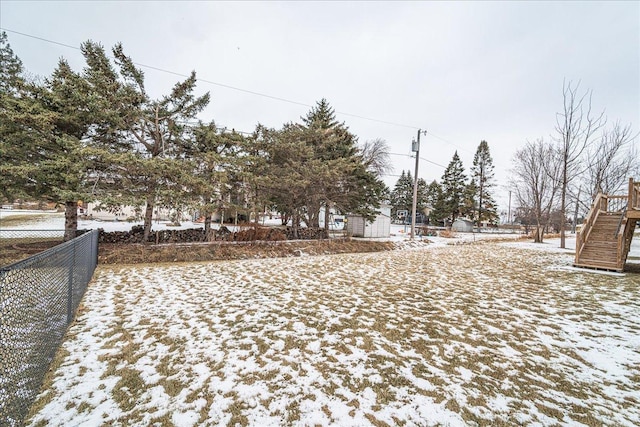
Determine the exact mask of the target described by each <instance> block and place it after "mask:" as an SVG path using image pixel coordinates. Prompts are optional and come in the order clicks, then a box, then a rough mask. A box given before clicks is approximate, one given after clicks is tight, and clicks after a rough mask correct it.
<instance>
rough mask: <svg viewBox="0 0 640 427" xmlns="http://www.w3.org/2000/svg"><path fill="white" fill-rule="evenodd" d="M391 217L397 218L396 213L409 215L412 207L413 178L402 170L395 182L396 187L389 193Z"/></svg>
mask: <svg viewBox="0 0 640 427" xmlns="http://www.w3.org/2000/svg"><path fill="white" fill-rule="evenodd" d="M390 198H391V200H390V202H391V216H392V217H393V218H397V219H400V218H398V211H406V212H409V215H410V214H411V208H412V207H413V178H412V177H411V172H410V171H407V172H406V173H405V171H404V170H403V171H402V173H401V174H400V178H398V181H396V185H395V186H394V187H393V190H392V191H391V197H390Z"/></svg>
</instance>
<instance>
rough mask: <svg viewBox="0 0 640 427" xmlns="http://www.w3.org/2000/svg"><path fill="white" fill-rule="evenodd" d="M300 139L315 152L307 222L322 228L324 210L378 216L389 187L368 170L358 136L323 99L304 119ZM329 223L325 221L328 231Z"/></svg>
mask: <svg viewBox="0 0 640 427" xmlns="http://www.w3.org/2000/svg"><path fill="white" fill-rule="evenodd" d="M297 129H298V137H299V138H300V139H301V140H303V141H305V143H306V144H307V145H308V146H310V147H312V149H313V159H312V161H308V162H307V168H308V170H307V172H310V173H309V174H308V175H307V179H308V182H309V185H308V187H307V189H308V191H307V192H306V197H305V200H306V203H305V208H306V212H305V216H306V218H305V222H306V223H307V224H308V225H309V226H311V227H317V226H318V225H319V212H320V208H321V207H324V209H325V212H329V210H330V209H331V208H335V209H337V210H338V211H341V212H352V213H357V214H361V215H363V216H364V217H365V218H367V219H368V220H372V219H373V218H374V217H375V214H376V209H378V207H379V206H380V202H381V200H382V198H383V197H384V194H385V192H386V186H385V185H384V183H383V182H382V180H380V179H379V178H378V177H377V176H376V174H375V173H374V172H373V171H371V170H369V169H368V168H367V165H366V164H365V160H364V159H363V157H362V156H361V153H360V152H359V150H358V147H357V137H356V136H355V135H354V134H352V133H351V132H350V131H349V129H348V127H347V126H346V125H345V124H344V123H339V122H338V121H337V120H336V118H335V112H334V110H333V109H332V108H331V107H330V106H329V103H328V102H327V101H326V100H325V99H322V100H321V101H319V102H318V103H317V104H316V106H315V107H313V108H312V109H311V111H309V113H308V114H307V116H306V117H303V118H302V124H301V125H298V126H297ZM328 227H329V222H328V221H325V229H327V231H328Z"/></svg>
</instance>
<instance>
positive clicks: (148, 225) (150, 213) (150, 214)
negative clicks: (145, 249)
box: [143, 196, 153, 243]
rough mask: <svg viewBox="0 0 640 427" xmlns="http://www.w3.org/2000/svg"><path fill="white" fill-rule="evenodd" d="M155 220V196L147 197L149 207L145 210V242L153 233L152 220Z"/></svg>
mask: <svg viewBox="0 0 640 427" xmlns="http://www.w3.org/2000/svg"><path fill="white" fill-rule="evenodd" d="M152 220H153V196H149V197H147V207H146V209H145V211H144V237H143V243H147V241H148V240H149V236H150V235H151V221H152Z"/></svg>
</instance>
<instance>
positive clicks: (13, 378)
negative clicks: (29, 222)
mask: <svg viewBox="0 0 640 427" xmlns="http://www.w3.org/2000/svg"><path fill="white" fill-rule="evenodd" d="M97 259H98V232H97V231H92V232H89V233H86V234H83V235H82V236H80V237H76V238H75V239H73V240H70V241H68V242H65V243H63V244H61V245H58V246H55V247H53V248H51V249H48V250H46V251H45V252H41V253H39V254H37V255H34V256H32V257H30V258H28V259H25V260H22V261H19V262H16V263H14V264H11V265H9V266H7V267H3V268H0V425H2V426H5V425H6V426H11V427H14V426H20V425H22V423H23V419H24V417H25V416H26V415H27V413H28V411H29V407H30V406H31V404H32V403H33V401H34V400H35V398H36V396H37V394H38V391H39V390H40V387H41V385H42V381H43V379H44V376H45V374H46V372H47V370H48V369H49V365H50V363H51V361H52V360H53V357H54V356H55V353H56V351H57V350H58V347H59V345H60V343H61V341H62V337H63V336H64V334H65V332H66V330H67V326H68V325H69V323H70V322H71V321H72V320H73V317H74V315H75V312H76V310H77V308H78V305H79V304H80V300H81V298H82V296H83V295H84V292H85V290H86V288H87V284H88V283H89V281H90V280H91V276H92V275H93V271H94V270H95V268H96V265H97Z"/></svg>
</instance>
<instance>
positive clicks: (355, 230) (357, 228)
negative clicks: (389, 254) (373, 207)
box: [347, 205, 391, 238]
mask: <svg viewBox="0 0 640 427" xmlns="http://www.w3.org/2000/svg"><path fill="white" fill-rule="evenodd" d="M347 233H348V234H349V235H351V236H353V237H376V238H380V237H389V236H390V235H391V206H389V205H382V206H380V208H379V209H378V215H377V216H376V219H375V220H374V221H373V222H367V220H366V219H364V218H363V217H362V216H360V215H347Z"/></svg>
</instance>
